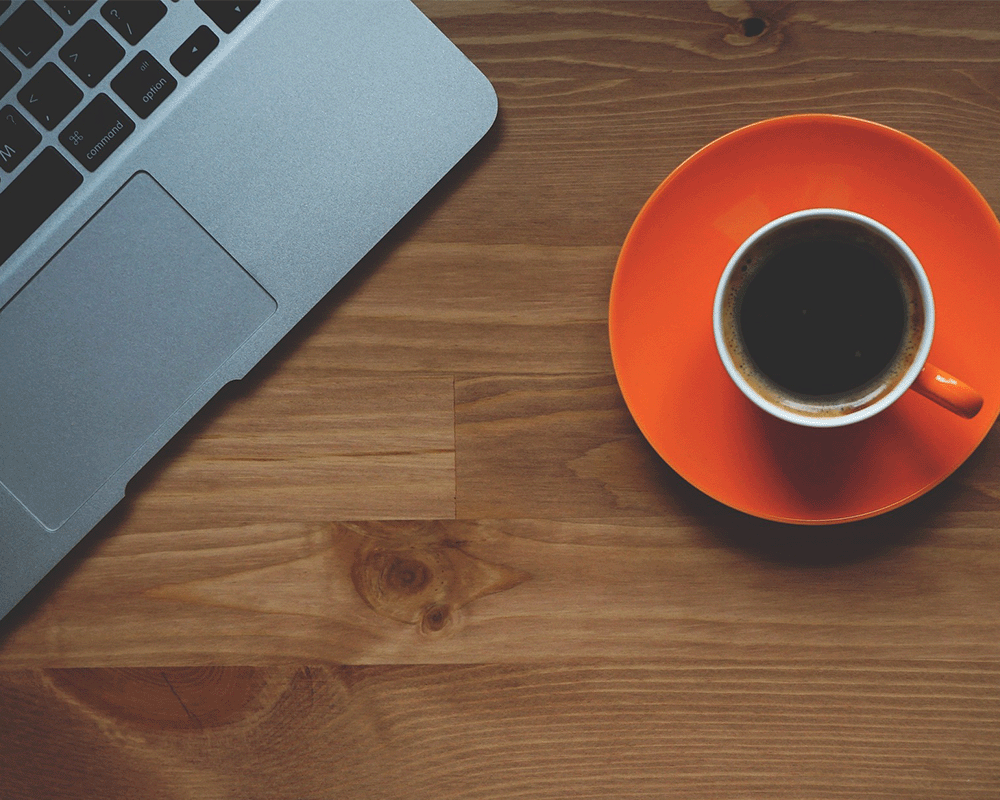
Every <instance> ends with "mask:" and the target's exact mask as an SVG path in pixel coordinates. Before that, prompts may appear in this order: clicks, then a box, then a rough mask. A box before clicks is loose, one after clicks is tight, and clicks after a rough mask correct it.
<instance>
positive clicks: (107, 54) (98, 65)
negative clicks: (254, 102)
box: [0, 0, 259, 263]
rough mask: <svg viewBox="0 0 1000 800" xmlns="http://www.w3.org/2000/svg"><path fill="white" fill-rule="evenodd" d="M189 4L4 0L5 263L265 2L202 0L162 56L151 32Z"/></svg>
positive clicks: (0, 191)
mask: <svg viewBox="0 0 1000 800" xmlns="http://www.w3.org/2000/svg"><path fill="white" fill-rule="evenodd" d="M182 5H184V4H182V3H181V2H179V1H178V0H165V1H164V0H105V2H102V3H97V2H92V1H91V0H63V2H36V0H25V1H24V2H13V3H12V2H11V0H0V98H2V99H0V220H3V225H2V229H0V231H2V232H0V263H2V262H4V261H6V260H7V258H9V257H10V256H11V255H12V254H13V253H14V252H15V251H16V250H17V248H18V247H20V246H21V245H22V244H23V243H24V242H25V241H27V239H28V237H29V236H31V234H32V233H34V232H35V231H36V230H37V229H38V228H39V227H40V226H41V225H42V224H43V223H44V222H45V220H46V219H48V218H49V217H50V216H51V215H52V213H53V212H55V211H56V210H57V209H58V208H59V207H60V206H61V205H62V204H63V203H64V202H66V200H67V199H68V198H69V197H70V196H71V195H72V193H73V192H74V191H75V190H76V189H77V188H79V187H80V186H81V185H82V184H83V182H84V178H85V176H86V175H87V174H88V173H92V172H95V171H96V170H99V169H100V167H101V165H102V164H103V163H104V162H105V161H106V160H107V159H108V158H109V157H110V156H111V155H112V154H113V153H114V152H115V150H117V149H118V147H119V146H121V144H122V143H123V142H124V141H125V140H126V139H127V138H128V137H129V136H130V135H131V134H132V133H134V132H135V130H136V126H137V125H141V124H142V123H143V121H144V120H146V119H148V118H150V117H151V116H152V115H154V114H155V113H156V109H157V108H159V106H160V105H161V104H162V103H163V101H164V100H166V99H167V97H169V96H170V94H171V93H172V92H173V91H174V90H175V89H177V87H178V86H179V85H180V83H181V82H182V81H183V80H184V79H185V78H188V77H189V76H190V75H191V74H192V73H194V72H195V70H196V69H197V68H198V66H199V65H200V64H201V63H202V62H203V61H204V59H205V58H206V57H207V56H208V55H209V54H210V53H211V52H212V50H214V49H215V48H216V47H217V46H218V45H219V42H220V37H222V36H225V35H227V34H230V33H232V32H233V31H234V30H236V28H237V26H238V25H239V24H240V23H241V22H243V20H244V19H246V17H247V15H248V14H250V13H251V12H252V11H253V9H254V8H255V7H256V6H257V5H259V0H256V1H253V2H251V0H237V1H236V2H226V1H225V0H196V2H195V3H194V5H195V6H197V8H198V9H200V11H201V13H200V14H198V15H197V17H196V18H195V23H196V24H193V25H190V26H189V29H188V30H184V31H183V33H182V34H181V35H180V36H178V37H177V42H176V45H177V46H176V48H173V49H172V50H171V49H170V48H172V46H173V43H172V42H171V43H170V48H168V51H163V50H162V48H160V49H158V51H157V52H158V53H159V55H160V58H159V59H158V58H156V57H154V55H153V54H152V53H151V52H150V50H148V49H144V48H143V45H144V43H145V42H144V40H145V39H146V37H147V36H148V35H149V34H150V32H151V31H153V30H155V29H156V28H157V26H161V27H163V26H164V20H165V19H167V18H168V15H169V14H170V13H175V12H176V11H177V10H179V9H180V7H181V6H182ZM185 36H186V38H184V37H185ZM168 54H169V57H164V56H167V55H168ZM95 89H97V90H98V91H97V92H96V93H95V92H94V91H93V90H95ZM88 97H89V99H86V98H88ZM46 132H52V133H54V134H55V137H54V138H53V137H51V136H49V137H46V135H45V134H46Z"/></svg>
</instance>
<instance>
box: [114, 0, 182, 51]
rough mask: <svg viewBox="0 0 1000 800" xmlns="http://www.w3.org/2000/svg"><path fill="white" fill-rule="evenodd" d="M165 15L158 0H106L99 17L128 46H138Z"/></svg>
mask: <svg viewBox="0 0 1000 800" xmlns="http://www.w3.org/2000/svg"><path fill="white" fill-rule="evenodd" d="M166 13H167V7H166V6H165V5H163V3H161V2H160V0H108V2H107V3H105V4H104V5H103V6H101V16H102V17H104V19H106V20H107V21H108V23H109V24H110V25H111V27H112V28H114V29H115V30H116V31H118V33H120V34H121V37H122V38H123V39H124V40H125V41H126V42H128V43H129V44H139V40H140V39H141V38H142V37H143V36H145V35H146V34H147V33H149V32H150V31H151V30H152V29H153V26H154V25H155V24H156V23H157V22H159V21H160V20H161V19H163V17H164V15H165V14H166Z"/></svg>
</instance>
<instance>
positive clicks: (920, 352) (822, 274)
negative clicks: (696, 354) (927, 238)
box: [712, 208, 983, 427]
mask: <svg viewBox="0 0 1000 800" xmlns="http://www.w3.org/2000/svg"><path fill="white" fill-rule="evenodd" d="M712 320H713V327H714V331H715V343H716V347H717V348H718V351H719V356H720V357H721V359H722V363H723V365H724V366H725V368H726V371H727V372H728V373H729V376H730V377H731V378H732V380H733V382H734V383H735V384H736V385H737V386H738V387H739V388H740V390H741V391H742V392H743V394H745V395H746V396H747V397H748V398H749V399H750V400H751V401H752V402H753V403H755V404H756V405H757V406H759V407H760V408H762V409H763V410H764V411H766V412H768V413H769V414H772V415H773V416H775V417H777V418H779V419H782V420H785V421H786V422H791V423H794V424H798V425H806V426H810V427H836V426H841V425H850V424H853V423H857V422H860V421H862V420H865V419H869V418H871V417H873V416H875V415H876V414H878V413H880V412H882V411H884V410H885V409H886V408H888V407H889V406H891V405H892V404H893V403H894V402H896V400H898V399H899V398H900V397H901V396H902V395H903V394H904V393H905V392H906V391H907V390H909V389H911V388H912V389H913V390H914V391H916V392H918V393H920V394H922V395H924V396H925V397H927V398H929V399H930V400H932V401H934V402H936V403H938V404H939V405H941V406H943V407H945V408H947V409H948V410H950V411H952V412H954V413H956V414H958V415H960V416H963V417H966V418H971V417H973V416H975V415H976V414H977V413H978V412H979V410H980V408H981V407H982V405H983V398H982V396H981V395H980V394H979V393H978V392H977V391H976V390H974V389H973V388H971V387H970V386H968V385H967V384H965V383H963V382H962V381H960V380H958V379H957V378H955V377H953V376H952V375H950V374H948V373H947V372H944V371H943V370H940V369H938V368H937V367H934V366H932V365H930V364H928V363H927V355H928V353H929V352H930V348H931V343H932V341H933V338H934V296H933V293H932V292H931V285H930V282H929V281H928V279H927V275H926V273H925V272H924V269H923V267H922V266H921V264H920V261H919V260H918V259H917V257H916V255H914V253H913V251H912V250H911V249H910V248H909V247H908V246H907V244H906V243H905V242H904V241H903V240H902V239H901V238H900V237H899V236H897V235H896V234H895V233H894V232H893V231H891V230H890V229H889V228H887V227H886V226H885V225H883V224H882V223H880V222H878V221H876V220H874V219H872V218H870V217H866V216H864V215H862V214H858V213H855V212H853V211H846V210H843V209H837V208H813V209H806V210H803V211H796V212H794V213H792V214H788V215H786V216H783V217H780V218H778V219H775V220H772V221H771V222H769V223H767V224H766V225H764V226H763V227H761V228H760V229H758V230H757V231H755V232H754V233H753V234H751V235H750V236H749V237H748V238H747V239H746V240H745V241H744V242H743V243H742V244H741V245H740V246H739V248H738V249H737V250H736V252H735V253H734V254H733V256H732V258H731V259H730V260H729V263H728V264H727V265H726V268H725V270H724V271H723V273H722V276H721V278H720V280H719V285H718V289H717V290H716V294H715V305H714V308H713V315H712Z"/></svg>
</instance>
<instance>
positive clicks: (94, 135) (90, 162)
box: [59, 94, 135, 172]
mask: <svg viewBox="0 0 1000 800" xmlns="http://www.w3.org/2000/svg"><path fill="white" fill-rule="evenodd" d="M134 130H135V123H134V122H132V120H131V119H129V117H128V115H127V114H126V113H125V112H124V111H122V110H121V109H120V108H119V107H118V104H117V103H115V101H114V100H112V99H111V98H110V97H108V96H107V95H106V94H99V95H97V97H95V98H94V99H93V100H91V101H90V103H88V104H87V106H86V107H85V108H84V109H83V111H81V112H80V113H79V114H77V116H76V119H74V120H73V121H72V122H71V123H70V124H69V125H67V126H66V128H65V130H63V132H62V133H60V134H59V141H60V142H62V145H63V147H65V148H66V149H67V150H69V152H70V153H72V155H73V157H74V158H76V160H77V161H79V162H80V163H81V164H83V166H85V167H86V168H87V169H88V170H90V171H91V172H93V171H94V170H95V169H97V168H98V167H99V166H100V165H101V164H103V163H104V161H105V159H107V157H108V156H110V155H111V154H112V153H113V152H114V151H115V150H117V149H118V147H119V146H120V145H121V143H122V142H124V141H125V139H127V138H128V136H129V134H131V133H132V131H134Z"/></svg>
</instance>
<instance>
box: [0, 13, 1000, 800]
mask: <svg viewBox="0 0 1000 800" xmlns="http://www.w3.org/2000/svg"><path fill="white" fill-rule="evenodd" d="M419 5H420V7H421V8H422V9H424V10H425V11H426V13H427V14H428V15H429V16H430V17H431V18H432V19H433V20H434V22H435V23H436V24H437V25H438V26H439V27H440V28H441V29H442V30H443V31H444V32H445V33H446V34H448V35H449V36H450V37H451V38H452V39H453V40H454V41H455V42H456V43H457V44H458V45H459V46H460V47H461V48H462V50H463V51H464V52H465V53H466V54H467V55H468V56H469V57H470V58H471V59H472V60H473V61H474V62H475V63H476V64H477V65H478V66H480V67H481V68H482V70H483V71H484V72H485V73H486V75H487V76H488V77H489V78H490V80H491V81H492V83H493V85H494V86H495V87H496V89H497V93H498V96H499V99H500V115H499V118H498V121H497V124H496V125H495V126H494V128H493V130H492V131H491V132H490V133H489V134H488V135H487V137H486V138H485V139H484V141H483V142H482V143H481V144H480V145H479V146H478V147H477V148H475V149H474V150H473V152H472V153H471V154H470V155H469V156H468V157H467V158H466V159H465V160H464V161H463V162H462V163H461V164H460V165H459V166H458V168H457V169H456V170H455V171H453V172H452V173H451V174H450V175H449V176H447V177H446V178H445V180H443V181H442V182H441V184H439V185H438V186H437V187H436V188H435V189H434V191H432V192H431V194H430V195H429V196H428V197H427V198H426V199H425V200H424V201H423V202H422V203H421V204H420V205H418V207H417V208H416V209H415V210H414V211H413V212H412V213H411V214H410V215H408V216H407V218H406V219H404V220H403V222H402V223H401V224H400V225H399V226H397V228H396V229H395V230H394V231H392V232H391V233H390V235H389V236H388V237H387V238H386V239H385V240H384V241H383V242H382V243H381V244H380V245H379V246H378V247H377V248H376V249H375V250H374V251H373V252H372V254H371V255H370V256H369V257H367V258H366V259H365V260H364V262H363V263H362V264H361V265H359V267H358V268H357V269H355V270H354V271H353V272H352V274H351V275H350V276H348V278H347V279H346V280H345V281H343V282H342V283H341V284H340V285H339V286H338V287H337V288H336V289H335V290H334V291H333V292H332V293H331V294H330V296H329V297H327V298H326V299H325V300H324V301H323V302H321V303H320V304H319V305H318V306H317V308H316V309H315V310H314V311H313V312H312V313H311V314H310V315H309V316H308V317H307V318H306V319H305V320H304V321H303V323H302V324H301V325H300V326H299V327H298V328H297V329H296V330H295V331H294V332H293V333H292V334H291V335H290V336H289V337H287V338H286V339H285V340H284V341H283V342H282V343H281V344H280V345H279V346H278V347H277V348H275V350H274V351H273V352H272V353H271V354H270V355H269V356H268V357H267V358H266V359H264V361H263V362H262V363H261V364H260V365H259V366H258V368H257V369H255V370H254V371H253V372H252V373H251V374H250V375H249V376H248V377H247V378H246V379H245V380H244V381H242V382H240V383H239V384H234V385H230V386H229V387H227V388H226V389H225V390H224V392H223V393H222V394H221V395H220V396H219V397H218V398H217V399H216V400H215V401H214V402H213V403H211V404H210V405H209V406H208V407H207V408H206V409H205V411H204V412H203V413H202V414H200V415H199V416H198V417H197V418H196V419H195V420H194V421H193V422H192V424H191V425H189V426H188V427H187V428H186V429H185V430H184V431H183V432H182V433H181V434H180V435H179V436H178V437H177V438H176V439H175V440H174V441H173V442H172V443H171V444H170V446H169V447H168V448H167V449H166V450H165V451H164V452H163V453H161V454H160V456H159V457H157V458H156V459H154V461H153V462H151V464H150V465H149V466H148V467H147V468H146V469H145V470H144V471H143V472H142V473H140V475H139V476H137V478H136V479H135V480H134V481H133V482H132V484H131V485H130V487H129V496H128V498H127V499H126V501H125V502H124V503H123V504H122V505H121V506H120V507H119V508H118V509H116V510H115V511H114V512H113V513H112V514H111V515H110V516H109V517H108V518H107V519H106V520H105V521H104V522H103V523H102V524H101V525H100V526H99V527H98V529H97V530H96V531H95V532H94V533H93V534H92V535H91V536H90V537H88V539H87V540H86V541H84V542H83V544H81V546H80V547H79V548H77V550H76V551H74V553H73V554H71V556H70V557H69V558H68V559H66V560H65V561H64V562H63V563H62V564H60V565H59V567H57V568H56V570H55V571H54V572H53V573H52V575H50V576H49V577H48V578H47V579H46V580H45V581H43V583H42V584H41V585H40V586H39V588H38V589H37V590H36V591H35V592H33V593H32V594H31V595H30V596H29V597H28V598H27V599H26V600H25V601H24V602H23V603H22V604H21V605H20V606H19V607H18V608H17V609H15V611H14V612H13V613H12V614H11V615H9V616H8V617H7V618H6V619H4V620H2V621H0V800H8V799H10V800H15V799H16V800H21V799H22V798H29V797H30V798H36V797H51V798H83V797H88V798H89V797H108V798H118V797H122V798H126V797H127V798H134V797H142V798H169V799H170V800H175V799H178V798H288V799H289V800H305V799H306V798H308V799H309V800H332V798H341V797H342V798H352V799H353V798H383V797H384V798H402V797H407V798H423V797H427V798H432V797H433V798H435V799H436V800H449V799H450V798H466V799H467V798H478V797H484V798H485V797H511V798H522V799H523V800H535V799H536V798H563V797H567V796H579V797H588V798H589V797H594V798H596V797H600V798H605V797H623V798H628V797H636V798H639V797H667V798H670V797H678V798H681V797H683V798H729V797H733V798H735V797H740V798H743V797H747V798H749V797H753V798H789V799H791V798H794V799H795V800H803V799H810V800H811V799H812V798H831V799H832V798H845V797H866V798H867V797H873V798H881V797H884V798H887V799H888V798H892V799H893V800H896V798H913V799H914V800H916V799H917V798H919V799H920V800H924V799H925V798H927V799H929V798H935V799H936V798H941V797H949V798H951V797H954V798H995V797H997V796H998V795H1000V766H998V765H1000V752H998V750H1000V744H998V743H1000V737H998V732H1000V672H998V670H1000V589H998V582H997V580H996V575H997V574H998V573H1000V545H998V543H997V531H998V530H1000V437H998V434H997V433H996V431H994V432H992V433H991V434H990V435H989V436H988V437H987V438H986V440H985V441H984V443H983V444H982V446H981V447H980V448H979V449H978V450H977V451H976V452H975V453H974V454H973V456H972V457H971V458H970V459H969V460H968V462H967V463H966V464H964V465H963V466H962V467H961V468H960V469H959V470H958V471H957V472H956V473H955V474H954V475H953V476H951V477H950V478H949V479H948V480H947V481H945V483H944V484H943V485H942V486H940V487H938V488H937V489H935V490H934V491H932V492H931V493H930V494H928V495H927V496H925V497H923V498H921V499H920V500H918V501H916V502H915V503H913V504H911V505H909V506H907V507H905V508H903V509H900V510H898V511H896V512H893V513H892V514H888V515H885V516H883V517H879V518H876V519H874V520H869V521H866V522H863V523H858V524H854V525H850V526H837V527H831V528H824V529H801V528H795V527H790V526H783V525H777V524H771V523H765V522H761V521H757V520H753V519H750V518H748V517H746V516H744V515H742V514H739V513H738V512H735V511H732V510H730V509H727V508H724V507H722V506H720V505H719V504H718V503H716V502H715V501H713V500H711V499H709V498H707V497H706V496H705V495H703V494H701V493H700V492H698V491H697V490H696V489H694V488H692V487H691V486H689V485H688V484H686V483H685V482H684V481H683V480H682V479H681V478H680V477H678V476H677V475H676V474H675V473H673V471H672V470H671V469H670V468H669V466H667V465H666V464H664V463H663V462H662V461H661V460H660V459H659V458H658V457H657V456H656V455H655V453H653V451H652V450H651V449H650V448H649V446H648V445H647V444H646V442H645V441H644V440H643V438H642V436H641V434H640V433H639V431H638V430H637V429H636V427H635V425H634V423H633V422H632V420H631V418H630V417H629V414H628V411H627V409H626V407H625V405H624V403H623V401H622V399H621V396H620V393H619V392H618V389H617V385H616V382H615V377H614V371H613V367H612V364H611V359H610V355H609V352H608V344H607V302H608V292H609V289H610V285H611V280H612V276H613V273H614V268H615V261H616V259H617V255H618V251H619V248H620V246H621V243H622V241H623V239H624V237H625V235H626V234H627V232H628V230H629V227H630V225H631V224H632V221H633V219H634V218H635V215H636V213H637V212H638V210H639V209H640V208H641V206H642V204H643V203H644V202H645V200H646V198H647V197H648V196H649V195H650V193H651V192H652V191H653V190H654V189H655V188H656V186H657V185H658V184H659V182H660V181H661V180H663V178H665V177H666V176H667V175H668V174H669V173H670V172H671V170H673V169H674V168H675V167H676V166H677V165H678V164H680V163H681V162H682V161H683V160H684V159H685V158H686V157H688V156H689V155H690V154H691V153H693V152H694V151H696V150H697V149H698V148H700V147H702V146H704V145H705V144H707V143H709V142H710V141H712V140H713V139H714V138H716V137H718V136H721V135H723V134H725V133H727V132H729V131H731V130H733V129H735V128H737V127H739V126H741V125H746V124H749V123H753V122H756V121H758V120H761V119H766V118H769V117H773V116H778V115H782V114H789V113H797V112H814V111H821V112H833V113H840V114H849V115H854V116H860V117H864V118H867V119H870V120H873V121H876V122H880V123H884V124H887V125H891V126H893V127H895V128H898V129H900V130H902V131H904V132H906V133H909V134H911V135H913V136H916V137H917V138H919V139H921V140H923V141H924V142H926V143H927V144H929V145H930V146H932V147H934V148H935V149H937V150H938V151H939V152H941V153H942V154H943V155H944V156H946V157H947V158H949V159H950V160H951V161H952V162H953V163H954V164H955V165H956V166H957V167H958V168H959V169H961V170H962V171H963V172H964V173H965V174H966V175H967V176H968V177H969V178H970V179H971V180H972V181H973V182H974V183H975V184H976V186H977V187H978V188H979V190H980V191H981V192H982V194H983V196H984V197H985V198H986V199H987V201H988V202H989V203H990V204H991V205H992V207H993V208H994V209H998V208H1000V169H998V165H1000V15H998V14H997V7H996V5H995V4H994V3H991V2H947V3H945V2H906V1H903V0H900V1H899V2H867V3H827V2H743V0H709V2H653V1H652V0H642V1H640V2H628V1H627V0H611V1H609V2H596V1H593V2H591V1H590V0H545V2H529V1H528V0H525V1H524V2H515V1H510V2H508V1H506V0H496V1H494V0H419ZM754 20H759V22H755V21H754ZM768 168H769V165H767V164H747V165H746V170H745V171H744V172H742V173H741V174H737V175H733V180H734V181H741V182H745V183H746V185H747V186H748V187H751V188H752V186H753V182H754V176H755V173H756V172H757V171H759V170H766V169H768Z"/></svg>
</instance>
